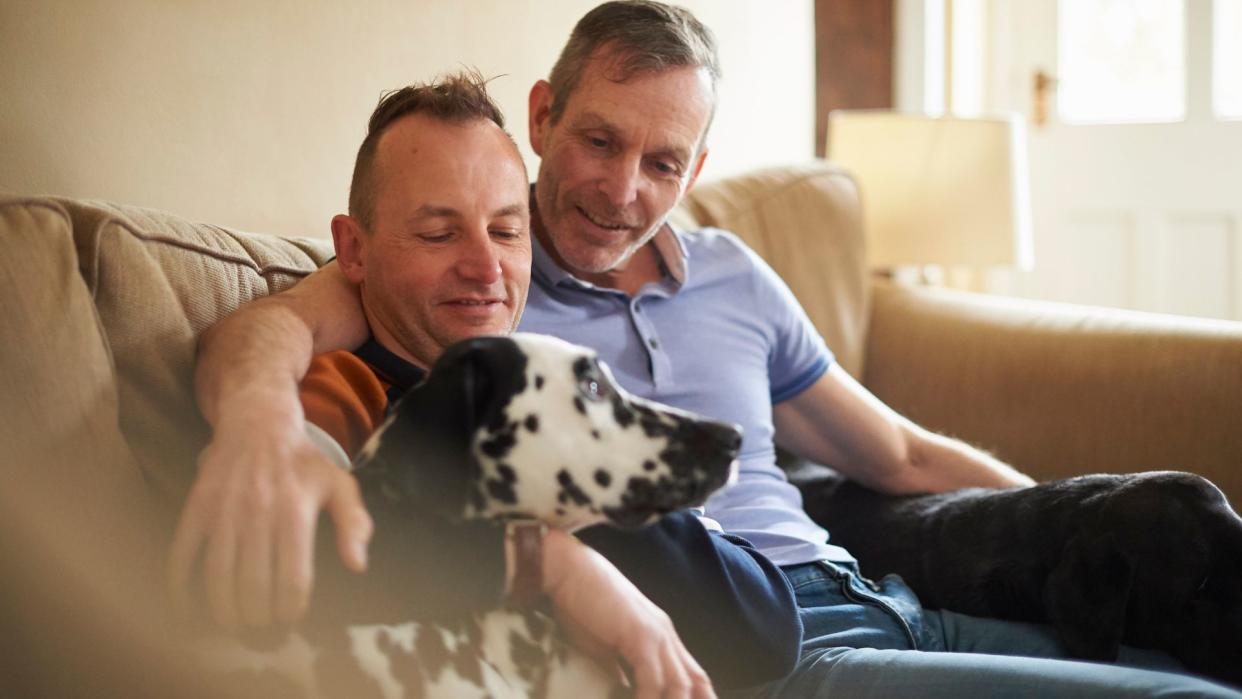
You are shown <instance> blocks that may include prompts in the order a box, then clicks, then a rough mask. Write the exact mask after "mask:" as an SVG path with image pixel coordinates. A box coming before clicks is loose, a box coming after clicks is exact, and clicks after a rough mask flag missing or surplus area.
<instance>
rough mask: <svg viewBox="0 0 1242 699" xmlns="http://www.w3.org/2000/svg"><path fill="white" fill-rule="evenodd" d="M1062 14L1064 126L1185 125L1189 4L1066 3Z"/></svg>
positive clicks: (1157, 0)
mask: <svg viewBox="0 0 1242 699" xmlns="http://www.w3.org/2000/svg"><path fill="white" fill-rule="evenodd" d="M1218 3H1219V4H1218V8H1219V7H1220V6H1221V5H1225V4H1231V5H1234V6H1237V5H1238V4H1239V0H1228V1H1226V0H1218ZM1058 12H1059V14H1060V17H1059V21H1058V23H1057V24H1058V37H1057V44H1058V47H1057V50H1058V54H1059V62H1060V66H1059V69H1058V73H1059V75H1060V86H1059V89H1058V108H1059V110H1060V113H1061V119H1062V121H1065V122H1068V123H1103V122H1108V123H1116V122H1168V121H1180V120H1182V119H1183V118H1185V116H1186V60H1185V56H1186V51H1185V36H1186V22H1185V19H1186V8H1185V1H1184V0H1060V2H1059V4H1058ZM1235 36H1236V33H1235ZM1218 43H1219V42H1218ZM1235 44H1236V42H1235ZM1233 50H1234V51H1237V47H1236V45H1235V46H1234V47H1233ZM1235 60H1236V59H1235ZM1217 65H1220V63H1219V62H1218V63H1217ZM1235 65H1236V63H1235ZM1235 78H1236V76H1235Z"/></svg>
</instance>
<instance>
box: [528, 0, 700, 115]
mask: <svg viewBox="0 0 1242 699" xmlns="http://www.w3.org/2000/svg"><path fill="white" fill-rule="evenodd" d="M601 48H606V49H607V50H608V52H609V53H610V54H611V55H613V56H615V57H616V58H617V62H616V64H615V65H614V66H613V72H612V74H611V75H609V76H608V78H609V79H610V80H615V81H617V82H625V81H626V80H628V79H629V78H630V77H631V76H633V75H634V74H635V73H638V72H642V71H656V72H658V71H662V70H667V69H669V68H680V67H690V68H705V69H706V70H707V72H708V75H709V76H710V77H711V82H712V94H713V99H712V112H713V113H714V112H715V92H716V81H718V80H719V79H720V60H719V58H718V56H717V55H716V37H715V36H713V35H712V32H711V30H710V29H708V28H707V27H706V26H704V25H703V23H702V22H700V21H699V20H698V19H697V18H696V17H695V16H694V15H693V14H691V13H690V11H689V10H687V9H685V8H682V7H677V6H675V5H665V4H664V3H661V2H654V1H653V0H614V1H613V2H606V3H604V4H602V5H600V6H599V7H596V8H595V9H593V10H591V11H590V12H588V13H586V15H584V16H583V17H582V19H580V20H578V24H577V25H575V26H574V30H573V32H572V33H570V35H569V41H568V42H567V43H566V44H565V48H564V50H562V51H561V56H560V58H558V59H557V60H556V65H554V66H552V74H551V75H550V76H549V77H548V82H549V83H550V84H551V86H552V108H551V113H550V116H551V118H552V123H554V124H555V123H556V122H557V121H559V120H560V118H561V115H562V114H563V113H564V112H565V104H566V103H567V102H568V101H569V95H570V93H572V92H573V91H574V90H575V89H576V88H577V87H578V83H579V82H580V81H581V80H582V73H583V70H584V69H585V68H586V64H587V63H588V62H589V61H590V60H591V58H592V57H594V56H595V54H596V52H597V51H599V50H600V49H601ZM709 123H710V120H709Z"/></svg>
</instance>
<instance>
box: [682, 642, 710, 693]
mask: <svg viewBox="0 0 1242 699" xmlns="http://www.w3.org/2000/svg"><path fill="white" fill-rule="evenodd" d="M678 645H679V646H680V648H679V650H680V653H681V656H682V662H683V664H684V666H685V668H686V674H687V675H688V676H689V679H690V697H691V698H692V699H716V690H715V689H714V688H713V687H712V680H711V678H710V677H708V676H707V671H706V670H704V669H703V666H702V665H699V662H698V661H697V660H695V659H694V656H693V655H690V651H688V650H686V646H685V645H684V644H680V643H679V644H678Z"/></svg>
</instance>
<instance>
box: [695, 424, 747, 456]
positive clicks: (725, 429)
mask: <svg viewBox="0 0 1242 699" xmlns="http://www.w3.org/2000/svg"><path fill="white" fill-rule="evenodd" d="M703 428H704V429H705V430H706V431H707V433H708V434H709V435H710V436H711V438H712V440H713V441H715V442H716V443H718V444H720V446H722V447H723V448H725V449H727V450H729V451H730V452H732V453H734V454H736V453H737V450H738V449H740V448H741V447H742V430H741V428H739V427H738V426H737V425H733V424H730V423H727V422H706V423H704V424H703Z"/></svg>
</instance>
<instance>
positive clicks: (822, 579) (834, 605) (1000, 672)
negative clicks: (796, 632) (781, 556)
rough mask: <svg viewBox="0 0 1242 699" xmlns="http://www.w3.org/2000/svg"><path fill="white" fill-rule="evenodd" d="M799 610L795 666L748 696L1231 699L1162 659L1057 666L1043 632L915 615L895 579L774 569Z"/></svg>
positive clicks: (1051, 635) (1152, 655)
mask: <svg viewBox="0 0 1242 699" xmlns="http://www.w3.org/2000/svg"><path fill="white" fill-rule="evenodd" d="M784 571H785V575H786V577H788V578H789V581H790V582H791V583H792V584H793V588H794V591H795V593H796V594H797V597H798V606H799V607H801V615H802V623H803V627H804V635H803V642H802V658H801V660H800V661H799V663H798V666H797V669H796V670H795V671H794V672H793V674H791V675H790V676H789V677H787V678H785V679H783V680H780V681H778V682H775V683H772V684H770V685H766V686H764V687H760V688H757V689H754V690H751V691H749V692H746V693H739V696H755V697H844V698H847V699H854V698H855V697H875V698H876V699H897V698H900V697H933V698H935V697H953V698H954V699H958V698H960V697H970V698H972V699H973V698H974V697H1005V698H1009V697H1075V698H1077V697H1131V696H1134V697H1233V698H1234V699H1242V693H1238V692H1235V691H1233V690H1230V689H1227V688H1225V687H1222V686H1219V685H1216V684H1212V683H1210V682H1207V681H1204V680H1200V679H1197V678H1194V677H1190V676H1188V675H1183V674H1176V673H1177V671H1179V670H1181V665H1180V664H1179V663H1178V662H1177V661H1176V660H1174V659H1173V658H1171V657H1169V656H1168V655H1165V654H1164V653H1160V652H1156V651H1146V650H1140V649H1136V648H1123V649H1122V652H1121V656H1120V657H1119V659H1118V662H1117V664H1115V665H1106V664H1100V663H1087V662H1080V661H1072V660H1066V659H1064V658H1065V657H1066V654H1065V650H1064V648H1063V647H1062V646H1061V643H1060V642H1059V641H1058V639H1057V636H1056V633H1055V632H1054V631H1053V630H1052V629H1051V628H1050V627H1047V626H1041V625H1038V624H1024V623H1018V622H1009V621H1000V620H997V619H980V618H976V617H970V616H966V615H964V614H957V613H955V612H949V611H943V610H932V609H923V607H922V606H921V605H920V604H919V601H918V599H917V598H916V597H915V595H914V593H913V592H912V591H911V590H910V588H909V587H907V586H906V584H905V583H904V582H903V581H902V580H901V578H899V577H897V576H895V575H890V576H888V577H886V578H884V579H882V580H880V581H879V582H878V583H875V582H872V581H870V580H867V579H865V578H863V577H862V576H861V575H859V574H858V572H857V569H856V568H855V567H854V566H852V565H843V564H836V563H829V562H826V561H821V562H818V563H808V564H804V565H797V566H787V567H786V568H784Z"/></svg>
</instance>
